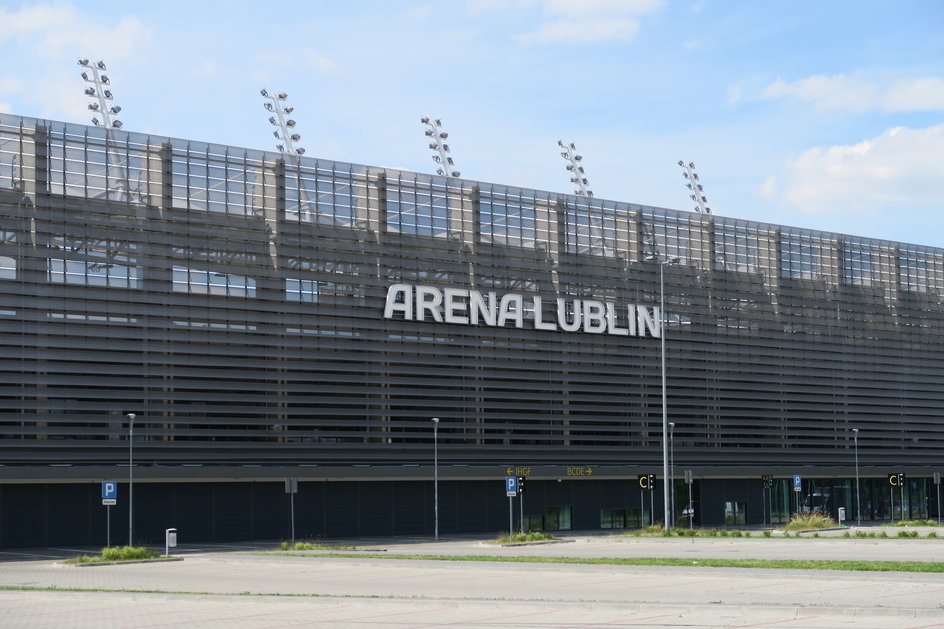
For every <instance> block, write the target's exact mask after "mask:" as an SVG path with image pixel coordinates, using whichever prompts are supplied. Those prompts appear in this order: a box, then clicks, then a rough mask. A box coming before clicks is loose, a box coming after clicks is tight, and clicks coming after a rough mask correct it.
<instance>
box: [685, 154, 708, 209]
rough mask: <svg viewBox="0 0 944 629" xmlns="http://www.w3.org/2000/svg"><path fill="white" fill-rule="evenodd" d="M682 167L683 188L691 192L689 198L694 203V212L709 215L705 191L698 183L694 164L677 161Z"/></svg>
mask: <svg viewBox="0 0 944 629" xmlns="http://www.w3.org/2000/svg"><path fill="white" fill-rule="evenodd" d="M678 165H679V166H681V167H682V171H683V172H682V176H683V177H685V179H686V182H687V183H686V184H685V187H686V188H688V189H689V190H690V191H691V194H689V195H688V196H689V198H690V199H691V200H692V201H694V202H695V211H696V212H701V213H703V214H711V208H710V207H708V199H707V198H706V197H705V189H704V188H702V186H701V184H700V183H698V173H696V172H695V162H689V163H687V164H686V163H685V162H683V161H682V160H679V161H678Z"/></svg>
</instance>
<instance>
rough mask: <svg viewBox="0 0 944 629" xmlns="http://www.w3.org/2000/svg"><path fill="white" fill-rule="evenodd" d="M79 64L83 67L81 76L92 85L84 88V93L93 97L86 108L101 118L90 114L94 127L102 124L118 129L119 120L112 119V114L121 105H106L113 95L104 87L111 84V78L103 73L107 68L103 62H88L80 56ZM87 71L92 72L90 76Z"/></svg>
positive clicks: (119, 126)
mask: <svg viewBox="0 0 944 629" xmlns="http://www.w3.org/2000/svg"><path fill="white" fill-rule="evenodd" d="M79 65H80V66H82V67H83V68H85V70H84V71H83V72H82V78H83V79H85V80H86V81H87V82H89V83H91V84H92V85H93V86H94V87H87V88H85V95H86V96H89V97H90V98H94V99H95V100H93V101H92V102H91V103H89V104H88V108H89V110H90V111H93V112H95V113H97V114H100V115H101V116H102V119H101V120H99V119H98V118H97V117H96V116H92V124H94V125H95V126H96V127H97V126H99V125H103V126H104V127H105V128H106V129H120V128H121V126H122V123H121V121H120V120H118V119H117V118H115V119H112V116H116V115H118V112H120V111H121V107H119V106H118V105H112V106H111V107H109V106H108V101H110V100H113V97H112V93H111V90H109V89H107V88H105V86H106V85H110V84H111V80H110V79H109V78H108V75H107V74H105V72H106V71H107V70H108V68H106V67H105V62H104V61H99V62H98V63H94V64H93V63H89V60H88V59H85V58H81V59H79ZM89 72H91V73H92V74H91V76H89Z"/></svg>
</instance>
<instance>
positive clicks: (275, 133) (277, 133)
mask: <svg viewBox="0 0 944 629" xmlns="http://www.w3.org/2000/svg"><path fill="white" fill-rule="evenodd" d="M272 135H274V136H275V138H276V139H277V140H281V139H282V138H280V137H279V132H278V131H273V132H272Z"/></svg>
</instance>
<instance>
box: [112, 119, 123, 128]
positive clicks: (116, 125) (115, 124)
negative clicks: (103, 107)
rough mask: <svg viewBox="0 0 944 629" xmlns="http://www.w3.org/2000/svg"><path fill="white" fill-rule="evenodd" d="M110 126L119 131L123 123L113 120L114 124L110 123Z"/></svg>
mask: <svg viewBox="0 0 944 629" xmlns="http://www.w3.org/2000/svg"><path fill="white" fill-rule="evenodd" d="M111 126H113V127H114V128H116V129H120V128H121V127H123V126H124V123H123V122H122V121H120V120H115V121H114V122H112V123H111Z"/></svg>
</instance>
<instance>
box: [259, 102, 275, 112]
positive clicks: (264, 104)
mask: <svg viewBox="0 0 944 629" xmlns="http://www.w3.org/2000/svg"><path fill="white" fill-rule="evenodd" d="M262 106H263V107H265V108H266V109H268V110H269V111H275V109H273V107H272V103H262Z"/></svg>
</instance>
